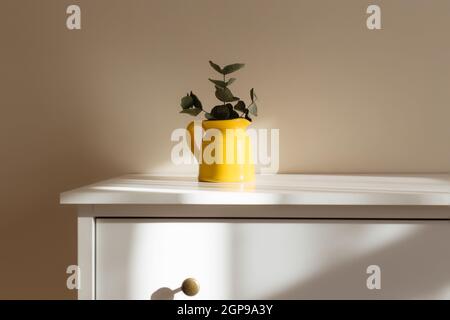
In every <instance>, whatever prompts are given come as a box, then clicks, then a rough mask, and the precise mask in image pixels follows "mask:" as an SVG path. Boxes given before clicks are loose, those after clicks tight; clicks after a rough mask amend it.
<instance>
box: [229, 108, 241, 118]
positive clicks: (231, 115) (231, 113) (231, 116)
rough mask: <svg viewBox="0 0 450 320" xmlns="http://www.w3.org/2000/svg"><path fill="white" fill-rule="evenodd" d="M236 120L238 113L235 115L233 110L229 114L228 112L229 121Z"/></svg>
mask: <svg viewBox="0 0 450 320" xmlns="http://www.w3.org/2000/svg"><path fill="white" fill-rule="evenodd" d="M237 118H239V113H237V112H236V111H234V110H231V112H230V119H237Z"/></svg>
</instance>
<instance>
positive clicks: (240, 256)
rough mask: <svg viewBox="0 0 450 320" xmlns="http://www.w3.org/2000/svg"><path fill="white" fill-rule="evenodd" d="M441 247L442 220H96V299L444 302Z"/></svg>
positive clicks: (449, 285) (446, 229) (444, 237)
mask: <svg viewBox="0 0 450 320" xmlns="http://www.w3.org/2000/svg"><path fill="white" fill-rule="evenodd" d="M449 246H450V224H449V222H448V221H367V220H366V221H364V220H359V221H357V220H300V219H285V220H274V219H265V220H256V219H247V220H246V219H233V220H231V219H213V220H200V219H185V220H182V219H144V218H136V219H108V218H105V219H97V221H96V277H95V278H96V298H97V299H150V298H152V296H153V298H156V297H165V296H167V297H169V296H170V294H167V293H170V291H167V289H162V288H170V289H172V290H174V289H177V288H179V287H180V284H181V282H182V281H183V280H184V279H185V278H188V277H194V278H196V279H197V280H198V281H199V283H200V292H199V293H198V295H196V296H195V297H193V298H198V299H313V298H322V299H349V298H355V299H379V298H383V299H391V298H393V299H397V298H398V299H416V298H423V299H430V298H437V299H450V248H449ZM370 265H377V266H379V267H380V268H381V277H380V279H381V289H380V290H377V289H373V290H369V289H368V288H367V284H366V283H367V278H368V277H369V276H370V275H369V274H367V273H366V270H367V267H368V266H370ZM165 290H166V291H165ZM185 298H187V297H186V296H185V295H184V294H183V293H182V292H179V293H177V294H176V295H175V299H185ZM189 299H192V298H189Z"/></svg>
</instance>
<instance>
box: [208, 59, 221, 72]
mask: <svg viewBox="0 0 450 320" xmlns="http://www.w3.org/2000/svg"><path fill="white" fill-rule="evenodd" d="M209 65H210V66H211V67H212V68H213V69H214V70H216V71H217V72H218V73H221V74H224V73H223V70H222V68H221V67H219V65H217V64H215V63H214V62H212V61H211V60H210V61H209Z"/></svg>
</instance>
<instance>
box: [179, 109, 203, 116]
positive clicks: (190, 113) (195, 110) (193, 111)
mask: <svg viewBox="0 0 450 320" xmlns="http://www.w3.org/2000/svg"><path fill="white" fill-rule="evenodd" d="M200 112H202V109H199V108H190V109H183V110H181V111H180V113H187V114H189V115H191V116H194V117H195V116H197V115H198V114H199V113H200Z"/></svg>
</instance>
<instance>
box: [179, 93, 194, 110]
mask: <svg viewBox="0 0 450 320" xmlns="http://www.w3.org/2000/svg"><path fill="white" fill-rule="evenodd" d="M193 105H194V99H192V97H191V96H190V95H186V96H184V97H183V98H181V103H180V106H181V107H182V108H183V109H189V108H191V107H192V106H193Z"/></svg>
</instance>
